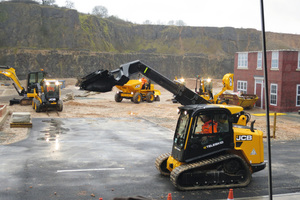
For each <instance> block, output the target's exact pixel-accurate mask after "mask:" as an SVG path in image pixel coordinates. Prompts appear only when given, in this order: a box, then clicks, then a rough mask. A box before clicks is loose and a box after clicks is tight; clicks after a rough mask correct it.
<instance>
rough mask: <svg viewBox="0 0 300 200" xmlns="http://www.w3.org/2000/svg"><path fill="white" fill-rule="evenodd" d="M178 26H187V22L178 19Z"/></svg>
mask: <svg viewBox="0 0 300 200" xmlns="http://www.w3.org/2000/svg"><path fill="white" fill-rule="evenodd" d="M175 24H176V25H177V26H185V25H186V24H185V23H184V21H182V20H177V21H176V23H175Z"/></svg>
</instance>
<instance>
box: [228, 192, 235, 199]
mask: <svg viewBox="0 0 300 200" xmlns="http://www.w3.org/2000/svg"><path fill="white" fill-rule="evenodd" d="M227 200H234V198H233V189H229V194H228V198H227Z"/></svg>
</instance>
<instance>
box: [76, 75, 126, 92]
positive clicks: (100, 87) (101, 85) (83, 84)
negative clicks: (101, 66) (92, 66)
mask: <svg viewBox="0 0 300 200" xmlns="http://www.w3.org/2000/svg"><path fill="white" fill-rule="evenodd" d="M127 81H128V80H123V79H122V81H121V80H119V81H117V80H116V79H115V77H114V75H113V74H112V73H110V72H108V70H98V71H95V72H93V73H91V74H89V75H87V76H85V77H83V78H81V79H79V80H78V86H79V87H80V89H83V90H89V91H95V92H109V91H111V90H112V88H113V87H114V86H115V85H117V84H125V83H126V82H127ZM124 82H125V83H124Z"/></svg>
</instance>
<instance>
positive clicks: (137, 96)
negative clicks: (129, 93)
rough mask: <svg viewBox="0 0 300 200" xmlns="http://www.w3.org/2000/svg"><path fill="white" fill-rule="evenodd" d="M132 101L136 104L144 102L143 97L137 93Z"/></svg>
mask: <svg viewBox="0 0 300 200" xmlns="http://www.w3.org/2000/svg"><path fill="white" fill-rule="evenodd" d="M132 100H133V102H134V103H140V102H141V101H142V95H141V94H140V93H139V92H137V93H135V94H134V95H133V97H132Z"/></svg>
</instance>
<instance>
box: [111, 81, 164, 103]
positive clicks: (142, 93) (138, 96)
mask: <svg viewBox="0 0 300 200" xmlns="http://www.w3.org/2000/svg"><path fill="white" fill-rule="evenodd" d="M116 87H117V88H118V89H119V90H120V91H118V92H117V94H116V96H115V100H116V101H117V102H120V101H122V99H123V98H125V99H132V100H133V102H135V103H139V102H141V101H148V102H153V101H159V96H160V95H161V92H160V91H159V90H156V89H154V84H151V83H149V82H147V83H144V84H143V82H142V81H141V80H129V81H128V82H127V83H126V84H124V85H123V86H121V85H116Z"/></svg>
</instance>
